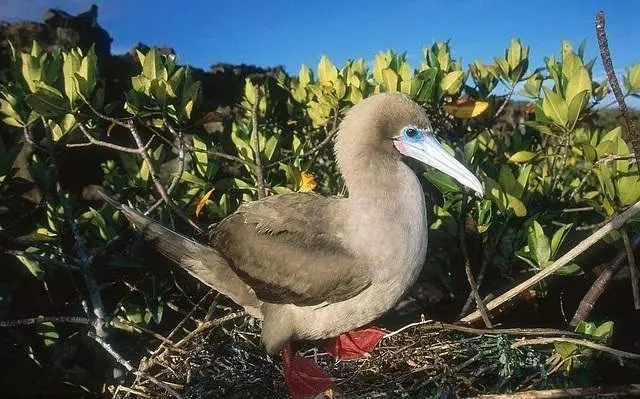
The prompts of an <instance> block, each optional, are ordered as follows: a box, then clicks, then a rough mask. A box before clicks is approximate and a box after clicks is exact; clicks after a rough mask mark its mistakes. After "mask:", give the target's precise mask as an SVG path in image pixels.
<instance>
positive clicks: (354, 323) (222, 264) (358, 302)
mask: <svg viewBox="0 0 640 399" xmlns="http://www.w3.org/2000/svg"><path fill="white" fill-rule="evenodd" d="M408 127H411V128H417V129H419V130H418V132H419V133H420V134H421V135H424V139H425V140H424V143H423V142H419V141H417V139H415V138H414V133H415V132H414V131H413V130H407V129H409V128H408ZM419 137H422V136H419ZM430 140H431V141H430ZM433 143H436V144H437V142H435V141H434V139H432V138H431V133H430V126H429V121H428V119H427V117H426V115H425V113H424V110H423V109H422V108H421V107H420V106H419V105H417V104H416V103H414V102H412V101H410V100H408V99H407V98H406V97H404V96H402V95H400V94H392V93H385V94H379V95H375V96H372V97H369V98H367V99H365V100H364V101H362V102H361V103H359V104H358V105H356V106H354V107H353V108H352V109H351V110H350V111H349V112H348V113H347V115H346V116H345V118H344V120H343V122H342V123H341V125H340V130H339V133H338V135H337V139H336V143H335V153H336V159H337V161H338V166H339V168H340V170H341V172H342V175H343V177H344V179H345V183H346V185H347V188H348V190H349V196H348V197H347V198H325V197H322V196H320V195H317V194H313V193H292V194H284V195H275V196H272V197H268V198H265V199H263V200H260V201H254V202H250V203H247V204H244V205H242V206H240V207H239V209H238V210H237V211H236V212H235V213H233V214H232V215H230V216H228V217H227V218H225V219H224V220H222V221H221V222H220V223H218V224H216V225H215V227H214V228H213V230H212V232H211V240H210V242H209V243H208V245H204V244H200V243H197V242H195V241H193V240H191V239H189V238H186V237H184V236H182V235H179V234H178V233H175V232H173V231H170V230H169V229H166V228H164V227H162V226H160V225H159V224H157V223H156V222H154V221H152V220H150V219H148V218H146V217H145V216H143V215H141V214H140V213H138V212H136V211H134V210H133V209H131V208H129V207H127V206H124V205H120V204H118V203H116V202H115V201H113V200H112V199H109V198H108V197H107V200H109V201H110V202H111V203H112V204H114V205H115V206H118V207H119V208H120V209H121V210H122V211H123V213H124V215H125V216H126V217H127V218H128V219H130V220H131V222H132V223H133V224H134V225H136V226H137V227H138V228H139V229H140V230H141V231H142V232H143V233H144V234H145V235H146V237H147V238H148V239H149V240H150V241H152V242H153V243H154V245H155V246H156V247H157V248H158V250H159V251H160V252H162V253H163V254H165V255H166V256H167V257H168V258H170V259H172V260H173V261H174V262H176V263H177V264H179V265H180V266H181V267H183V268H185V269H186V270H187V271H189V272H190V273H191V274H192V275H194V276H195V277H196V278H198V279H200V280H201V281H203V282H204V283H205V284H208V285H210V286H211V287H213V288H215V289H216V290H218V291H220V292H221V293H223V294H225V295H228V296H229V297H230V298H231V299H233V300H234V301H235V302H237V303H238V304H239V305H241V306H244V307H245V309H247V311H248V312H249V313H251V314H252V315H254V316H256V317H260V318H262V319H263V333H262V339H263V342H264V344H265V346H266V349H267V351H268V352H269V353H275V352H277V351H278V350H280V349H281V348H282V347H283V345H284V344H285V343H287V342H288V341H289V340H291V339H321V338H328V337H333V336H336V335H339V334H341V333H343V332H346V331H350V330H352V329H355V328H357V327H360V326H362V325H364V324H366V323H369V322H371V321H372V320H374V319H375V318H377V317H378V316H380V315H381V314H382V313H384V312H386V311H387V310H388V309H389V308H391V307H392V306H393V305H394V304H395V303H397V301H398V300H399V299H400V297H401V296H402V295H403V294H404V292H405V291H406V290H407V288H409V286H410V285H411V284H412V283H413V282H414V281H415V279H416V277H417V276H418V273H419V271H420V269H421V267H422V265H423V263H424V260H425V255H426V247H427V231H428V227H427V220H426V212H425V203H424V194H423V192H422V188H421V186H420V183H419V181H418V180H417V178H416V176H415V174H414V173H413V172H412V171H411V169H410V168H409V167H407V166H406V165H405V164H404V163H403V162H402V157H403V154H404V155H409V156H415V154H416V151H418V152H419V151H421V149H422V147H420V146H424V149H425V150H426V152H425V154H427V155H419V156H418V157H417V158H418V159H420V160H421V161H423V162H426V163H431V162H430V161H429V159H428V157H429V155H428V154H431V153H430V152H429V151H430V149H431V147H428V146H431V145H434V144H433ZM436 147H437V145H436ZM437 151H440V152H437V154H436V158H437V157H442V158H443V159H445V161H446V162H445V163H448V164H447V165H453V166H446V165H445V167H442V168H443V170H445V172H447V171H448V170H449V169H451V170H454V171H455V172H456V173H458V175H459V176H462V177H456V178H458V179H459V180H460V181H461V182H462V183H463V184H466V185H469V186H471V187H472V188H474V189H475V190H476V191H481V190H482V188H481V186H480V183H479V182H478V181H477V179H475V177H473V176H472V175H471V174H470V172H468V171H466V170H465V169H464V168H463V167H462V165H460V164H459V163H456V162H457V161H455V160H454V159H453V157H451V156H450V155H448V154H446V153H443V152H442V151H444V150H440V149H437ZM449 158H450V159H449ZM438 165H440V164H434V166H436V167H440V166H438ZM447 168H449V169H447ZM454 177H455V176H454ZM474 179H475V180H474Z"/></svg>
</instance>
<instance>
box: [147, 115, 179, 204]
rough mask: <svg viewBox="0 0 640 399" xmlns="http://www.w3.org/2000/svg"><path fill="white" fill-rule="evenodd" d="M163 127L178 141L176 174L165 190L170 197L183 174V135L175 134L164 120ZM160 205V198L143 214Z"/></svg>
mask: <svg viewBox="0 0 640 399" xmlns="http://www.w3.org/2000/svg"><path fill="white" fill-rule="evenodd" d="M164 125H165V126H166V127H167V129H169V131H170V132H171V134H173V135H174V136H175V137H176V139H177V140H178V173H177V175H176V176H175V177H174V178H173V180H172V181H171V184H170V185H169V187H168V188H167V195H171V194H172V193H173V190H175V189H176V187H177V186H178V183H179V182H180V180H181V179H182V174H183V173H184V160H185V157H184V135H183V133H182V130H180V131H178V132H176V130H175V129H174V128H173V126H171V124H170V123H169V122H167V121H166V120H165V121H164ZM160 204H162V198H160V199H159V200H158V201H156V202H155V204H153V205H151V207H150V208H149V209H147V211H146V212H145V213H144V214H145V215H149V214H150V213H151V212H153V211H154V210H155V209H156V208H157V207H159V206H160Z"/></svg>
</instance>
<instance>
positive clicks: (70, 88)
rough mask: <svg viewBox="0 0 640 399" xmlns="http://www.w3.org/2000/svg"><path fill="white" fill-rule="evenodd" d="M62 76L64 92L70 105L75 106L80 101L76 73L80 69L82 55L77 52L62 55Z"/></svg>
mask: <svg viewBox="0 0 640 399" xmlns="http://www.w3.org/2000/svg"><path fill="white" fill-rule="evenodd" d="M62 59H63V63H62V75H63V78H64V92H65V94H66V95H67V98H68V99H69V103H70V104H74V103H75V102H76V100H77V99H78V93H77V92H78V87H77V84H76V81H75V79H74V78H73V77H74V76H75V73H76V72H77V71H78V69H80V62H81V59H80V55H79V54H78V53H77V52H76V51H73V50H72V51H70V52H65V53H63V54H62Z"/></svg>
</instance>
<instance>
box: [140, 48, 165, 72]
mask: <svg viewBox="0 0 640 399" xmlns="http://www.w3.org/2000/svg"><path fill="white" fill-rule="evenodd" d="M160 68H162V65H161V62H160V57H159V55H158V52H157V51H156V49H155V48H151V50H149V51H148V52H147V54H146V55H145V56H144V62H143V64H142V74H143V75H144V76H145V77H147V78H148V79H151V80H153V79H158V78H159V74H158V70H159V69H160Z"/></svg>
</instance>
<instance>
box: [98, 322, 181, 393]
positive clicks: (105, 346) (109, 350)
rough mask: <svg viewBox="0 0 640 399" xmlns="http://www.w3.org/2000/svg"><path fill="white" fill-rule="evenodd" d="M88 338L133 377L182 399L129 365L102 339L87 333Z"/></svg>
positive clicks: (161, 383)
mask: <svg viewBox="0 0 640 399" xmlns="http://www.w3.org/2000/svg"><path fill="white" fill-rule="evenodd" d="M89 337H90V338H92V339H93V340H94V341H96V342H97V343H98V344H99V345H100V346H101V347H102V349H104V350H105V351H106V352H107V353H108V354H109V355H111V357H113V359H114V360H115V361H116V362H118V363H119V364H120V365H122V366H123V367H124V368H125V369H126V370H127V371H128V372H130V373H131V374H133V375H135V376H136V377H138V378H146V379H147V380H149V381H151V382H152V383H154V384H156V385H157V386H159V387H160V388H162V389H164V390H165V391H167V393H168V394H169V395H171V396H173V397H174V398H177V399H182V396H181V395H180V394H179V393H178V392H176V391H175V390H174V389H173V388H171V387H170V386H169V385H167V384H165V383H164V382H162V381H159V380H158V379H156V378H155V377H153V376H151V375H149V374H146V373H144V372H142V371H138V370H136V369H135V368H134V367H133V366H132V365H131V363H129V362H128V361H127V360H126V359H125V358H123V357H122V355H121V354H119V353H118V352H116V351H115V350H114V349H113V348H112V347H111V345H109V344H108V343H107V342H106V341H105V340H103V339H102V338H100V337H99V336H97V335H95V334H93V333H89Z"/></svg>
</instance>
